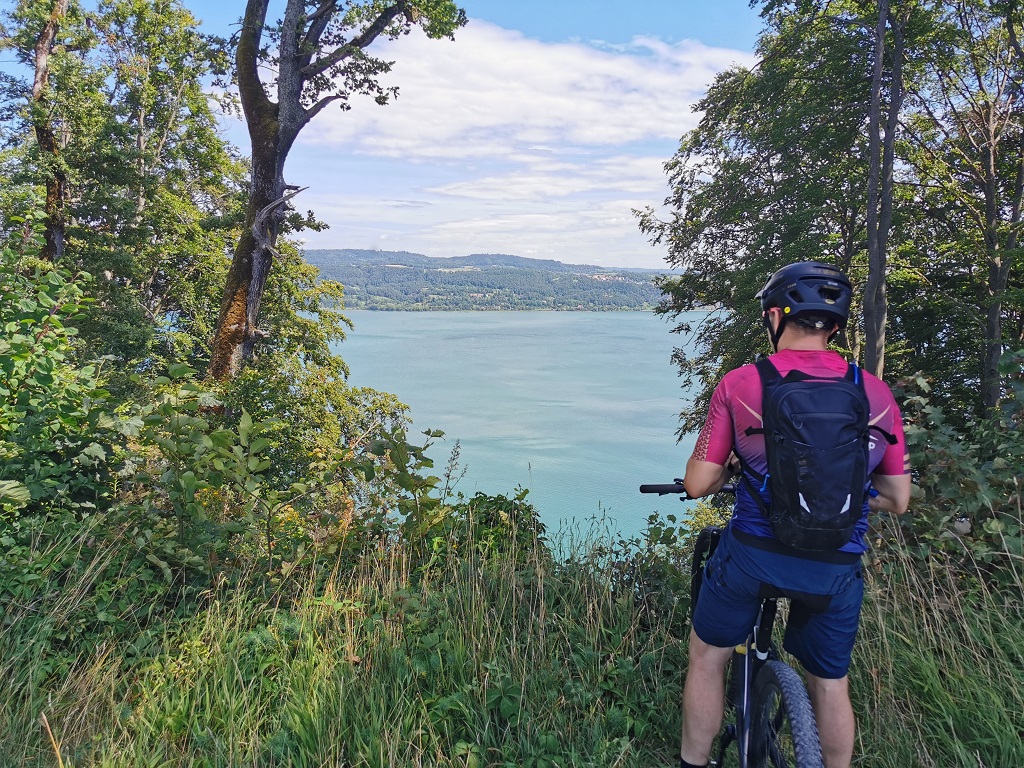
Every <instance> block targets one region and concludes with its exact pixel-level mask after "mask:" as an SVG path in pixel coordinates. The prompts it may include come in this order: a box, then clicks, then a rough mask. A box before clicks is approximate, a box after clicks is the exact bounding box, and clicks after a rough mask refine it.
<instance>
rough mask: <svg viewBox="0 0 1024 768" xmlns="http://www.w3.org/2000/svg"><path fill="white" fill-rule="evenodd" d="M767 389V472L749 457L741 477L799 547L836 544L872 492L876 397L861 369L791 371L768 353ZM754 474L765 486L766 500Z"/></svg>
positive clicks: (788, 541) (784, 536)
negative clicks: (832, 374)
mask: <svg viewBox="0 0 1024 768" xmlns="http://www.w3.org/2000/svg"><path fill="white" fill-rule="evenodd" d="M757 371H758V373H759V374H760V377H761V388H762V394H763V398H762V407H761V412H762V419H763V428H762V429H753V428H751V429H748V430H747V434H757V433H763V434H764V442H765V451H766V453H767V458H768V472H767V474H765V475H762V474H760V473H759V472H756V471H754V470H752V469H751V468H750V467H749V466H748V465H747V464H746V462H745V461H743V460H742V458H741V462H742V464H743V470H744V472H743V479H744V481H745V482H746V484H747V487H748V489H749V490H750V492H751V495H753V496H754V498H755V499H756V500H757V502H758V503H759V504H760V505H761V508H762V510H763V511H764V512H765V514H766V515H767V517H768V520H769V521H770V522H771V526H772V532H773V533H774V534H775V536H776V538H777V539H778V540H779V541H780V542H782V543H783V544H785V545H787V546H790V547H794V548H796V549H805V550H836V549H839V548H840V547H842V546H843V545H844V544H846V543H847V542H848V541H849V540H850V539H851V538H852V536H853V533H854V529H855V527H856V525H857V522H858V521H859V520H860V518H861V513H862V510H863V507H864V500H865V499H866V498H867V492H868V450H869V436H868V433H869V431H870V430H871V429H875V430H877V431H879V432H881V433H882V434H883V435H885V438H886V439H887V440H888V441H889V442H890V443H895V442H896V438H895V437H893V436H892V435H889V434H888V433H886V432H884V431H883V430H881V429H880V428H878V427H872V426H871V425H870V424H869V418H870V404H869V403H868V396H867V393H866V392H865V390H864V379H863V376H862V375H861V372H860V369H859V368H858V367H857V366H856V365H855V364H853V363H851V364H850V367H849V370H848V371H847V373H846V376H845V377H843V378H820V377H815V376H810V375H808V374H805V373H802V372H800V371H790V372H789V373H788V374H786V376H785V377H783V376H780V375H779V372H778V370H777V369H776V368H775V366H774V365H772V363H771V362H770V361H769V360H768V359H767V358H765V359H762V360H759V361H758V362H757ZM751 478H755V479H756V480H757V483H759V484H760V490H765V489H767V490H768V491H769V493H770V496H771V503H770V504H765V502H764V499H763V497H762V495H761V493H759V492H758V488H757V487H754V485H753V483H752V482H751Z"/></svg>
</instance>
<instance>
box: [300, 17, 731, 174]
mask: <svg viewBox="0 0 1024 768" xmlns="http://www.w3.org/2000/svg"><path fill="white" fill-rule="evenodd" d="M386 46H387V47H385V46H383V45H382V46H381V50H380V51H378V54H379V55H381V56H383V57H384V58H387V59H393V60H394V61H395V66H394V69H393V71H392V73H391V74H390V75H389V76H388V78H387V82H388V84H394V85H398V86H399V88H400V91H399V96H398V98H397V99H395V100H394V102H393V103H392V104H390V105H389V106H387V107H379V106H377V105H376V104H373V103H372V102H371V101H370V100H368V99H365V98H362V99H360V98H358V97H357V98H355V99H354V100H353V102H352V109H351V110H349V111H345V112H343V111H341V110H337V109H331V108H328V109H327V110H326V111H325V112H324V113H322V114H321V115H320V116H319V117H318V118H317V120H316V121H315V122H314V123H313V124H312V125H310V126H309V127H308V128H307V129H306V131H305V132H304V133H303V137H302V139H303V140H304V141H309V142H315V143H318V144H327V145H334V146H344V147H345V148H347V149H349V150H354V151H359V152H366V153H369V154H373V155H384V156H392V157H402V158H404V159H406V160H416V159H423V158H438V157H443V158H465V157H484V158H492V157H495V156H498V155H500V153H502V152H508V151H511V150H513V149H515V148H518V149H529V148H530V147H531V145H537V144H541V145H547V146H548V147H549V148H552V149H554V148H557V147H558V146H559V145H562V144H570V145H588V146H617V145H621V144H627V143H630V142H637V141H645V140H649V139H676V138H678V137H679V136H680V135H681V134H682V133H683V132H685V131H686V130H688V129H689V128H692V127H693V126H694V125H695V123H696V116H695V115H694V113H693V112H692V110H691V105H692V104H693V102H694V101H695V100H696V99H697V98H699V96H700V95H701V94H702V93H703V92H704V90H705V89H706V87H707V85H708V84H709V83H710V81H711V80H712V79H713V78H714V76H715V74H716V73H717V72H719V71H721V69H723V68H724V67H726V66H728V65H729V63H731V62H734V61H737V60H743V61H745V62H749V61H750V56H749V55H747V54H742V53H739V52H736V51H724V50H721V49H714V48H708V47H706V46H703V45H701V44H699V43H694V42H690V41H686V42H683V43H680V44H678V45H668V44H666V43H662V42H660V41H657V40H653V39H651V38H637V39H636V40H635V41H634V43H633V45H631V46H628V47H616V48H615V49H601V50H599V49H595V48H593V47H589V46H587V45H583V44H580V43H558V44H549V43H541V42H538V41H536V40H530V39H529V38H526V37H524V36H523V35H522V34H520V33H518V32H514V31H510V30H506V29H502V28H501V27H497V26H494V25H492V24H488V23H486V22H482V21H472V22H471V23H470V24H469V25H468V26H467V27H466V28H465V29H463V30H460V31H459V33H458V34H457V36H456V40H455V42H449V41H444V40H429V39H427V38H426V37H425V36H424V35H422V34H412V35H409V36H408V37H403V38H401V39H399V40H397V41H394V42H390V43H388V44H386Z"/></svg>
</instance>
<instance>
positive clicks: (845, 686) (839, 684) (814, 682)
mask: <svg viewBox="0 0 1024 768" xmlns="http://www.w3.org/2000/svg"><path fill="white" fill-rule="evenodd" d="M804 677H805V678H806V679H807V692H808V693H809V694H810V695H811V698H812V699H814V698H817V697H818V696H821V697H825V698H832V697H835V696H845V697H847V698H848V697H849V695H850V678H849V677H848V676H846V675H844V676H843V677H836V678H831V677H818V676H817V675H812V674H811V673H810V672H808V671H807V670H804Z"/></svg>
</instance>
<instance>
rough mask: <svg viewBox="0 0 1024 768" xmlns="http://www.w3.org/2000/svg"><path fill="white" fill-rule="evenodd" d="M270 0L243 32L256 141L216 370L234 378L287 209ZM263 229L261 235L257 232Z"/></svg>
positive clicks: (258, 5) (248, 106) (255, 4)
mask: <svg viewBox="0 0 1024 768" xmlns="http://www.w3.org/2000/svg"><path fill="white" fill-rule="evenodd" d="M267 5H268V0H249V2H248V4H247V5H246V9H245V16H244V18H243V21H242V31H241V33H240V34H239V38H238V48H237V53H236V61H237V62H238V91H239V95H240V96H241V100H242V109H243V111H244V112H245V122H246V126H247V127H248V129H249V139H250V141H251V143H252V187H251V189H250V190H249V203H248V207H247V208H246V213H245V228H244V229H243V230H242V234H241V237H239V239H238V244H237V245H236V246H235V253H234V256H233V258H232V260H231V267H230V268H229V269H228V275H227V280H226V282H225V286H224V298H223V300H222V301H221V307H220V316H219V318H218V319H217V332H216V336H215V338H214V341H213V349H212V350H211V356H210V375H211V376H212V377H213V378H214V379H217V380H219V381H223V380H227V379H232V378H234V377H235V375H236V374H237V373H238V370H239V366H240V365H241V363H242V360H243V359H246V358H248V357H250V356H251V355H252V350H253V346H254V344H255V343H256V341H257V340H258V339H259V338H260V336H261V333H260V330H259V328H258V326H257V322H258V320H259V311H260V303H261V302H262V300H263V289H264V287H265V286H266V280H267V274H268V273H269V272H270V265H271V261H272V259H273V248H274V246H275V245H276V243H277V233H278V229H279V227H280V221H281V211H280V209H277V210H275V209H274V207H273V204H274V203H275V201H278V200H281V201H282V203H283V196H284V158H285V155H286V154H287V152H282V149H281V141H280V136H281V123H280V120H279V114H278V113H279V110H278V106H277V105H276V104H274V103H272V102H271V101H270V99H269V98H268V97H267V94H266V91H264V89H263V83H262V81H261V80H260V77H259V71H258V66H259V48H260V38H261V35H262V30H263V24H264V21H265V20H266V15H267ZM257 233H259V236H257Z"/></svg>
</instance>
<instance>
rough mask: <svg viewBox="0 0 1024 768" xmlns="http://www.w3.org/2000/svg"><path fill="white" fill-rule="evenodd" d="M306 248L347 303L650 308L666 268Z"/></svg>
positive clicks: (367, 305) (371, 306) (310, 259)
mask: <svg viewBox="0 0 1024 768" xmlns="http://www.w3.org/2000/svg"><path fill="white" fill-rule="evenodd" d="M305 256H306V260H307V261H308V262H309V263H310V264H313V265H315V266H316V267H317V268H318V269H319V270H320V274H321V276H322V277H324V278H326V279H330V280H336V281H338V282H339V283H341V284H342V285H344V286H345V306H346V307H348V308H349V309H405V310H408V309H423V310H428V309H429V310H467V309H468V310H495V309H586V310H623V309H625V310H643V309H653V308H654V307H655V306H656V305H657V304H658V302H659V301H660V299H661V292H660V291H659V290H658V288H656V287H655V286H654V284H653V279H654V277H655V276H656V275H658V274H663V273H664V272H667V270H655V269H629V268H609V267H598V266H594V265H589V264H564V263H562V262H560V261H554V260H551V259H529V258H525V257H523V256H512V255H508V254H496V253H474V254H471V255H469V256H453V257H447V258H439V257H434V256H424V255H423V254H419V253H409V252H407V251H370V250H359V249H348V248H346V249H317V250H309V251H306V253H305Z"/></svg>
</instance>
